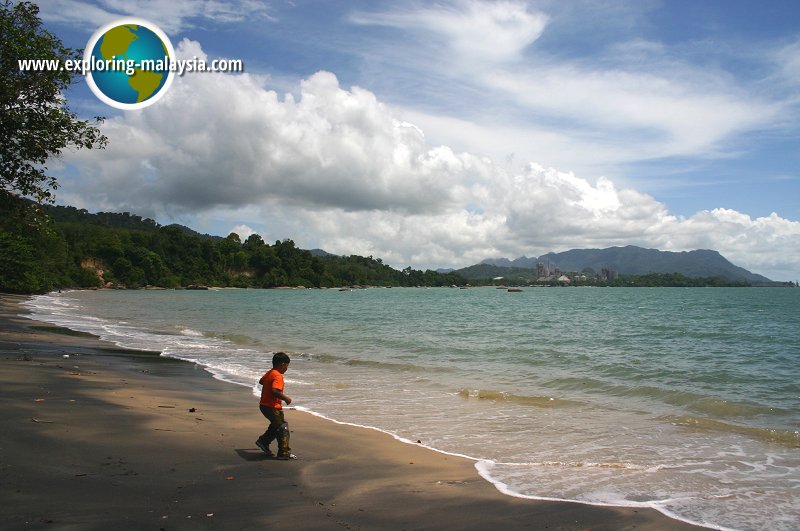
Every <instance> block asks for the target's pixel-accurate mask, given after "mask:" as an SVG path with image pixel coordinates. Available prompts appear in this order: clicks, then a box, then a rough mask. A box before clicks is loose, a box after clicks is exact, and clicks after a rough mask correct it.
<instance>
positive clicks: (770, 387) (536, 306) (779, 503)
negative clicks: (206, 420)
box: [27, 288, 800, 531]
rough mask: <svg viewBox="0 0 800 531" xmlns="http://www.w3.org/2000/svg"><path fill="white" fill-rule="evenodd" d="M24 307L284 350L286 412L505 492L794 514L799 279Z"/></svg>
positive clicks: (225, 346) (688, 513) (105, 326)
mask: <svg viewBox="0 0 800 531" xmlns="http://www.w3.org/2000/svg"><path fill="white" fill-rule="evenodd" d="M27 306H28V307H29V308H30V310H31V312H32V313H31V315H30V317H32V318H34V319H39V320H42V321H48V322H50V323H54V324H57V325H60V326H64V327H68V328H71V329H74V330H80V331H84V332H90V333H93V334H96V335H97V336H100V337H101V338H103V339H105V340H108V341H112V342H114V343H116V344H117V345H119V346H121V347H127V348H132V349H143V350H156V351H159V352H161V355H162V356H167V357H172V358H180V359H183V360H187V361H191V362H194V363H197V364H199V365H201V366H203V367H204V368H206V369H207V370H208V371H209V372H211V373H212V374H213V375H214V376H215V377H217V378H220V379H222V380H225V381H228V382H230V383H231V384H236V385H242V386H245V387H248V388H251V389H252V390H253V393H254V394H255V393H257V392H258V386H257V383H256V381H257V380H258V378H259V377H260V376H261V374H263V372H264V371H265V370H267V369H268V368H269V367H270V363H271V358H272V353H273V352H275V351H279V350H282V351H286V352H287V353H289V355H290V356H291V358H292V362H291V365H290V368H289V371H288V372H287V373H286V386H287V387H286V391H287V393H288V394H289V395H290V396H291V397H292V398H293V400H294V401H293V402H292V405H293V406H296V407H297V409H302V410H306V411H309V412H311V413H314V414H316V415H319V416H322V417H325V418H328V419H331V420H334V421H337V422H341V423H347V424H353V425H358V426H364V427H369V428H373V429H377V430H381V431H384V432H387V433H390V434H392V435H393V436H394V437H396V438H397V439H399V440H400V441H403V442H406V443H409V444H422V445H425V446H427V447H430V448H432V449H434V450H436V451H439V452H444V453H448V454H454V455H460V456H466V457H469V458H471V459H474V460H475V466H476V468H477V469H478V471H479V473H480V475H481V476H482V477H483V478H485V479H486V480H487V481H489V482H491V483H492V484H494V485H495V486H496V487H497V488H498V489H499V490H500V491H502V492H503V493H506V494H508V495H510V496H518V497H525V498H534V499H545V500H574V501H578V502H584V503H590V504H598V505H615V506H631V507H652V508H655V509H657V510H659V511H661V512H663V513H665V514H667V515H669V516H672V517H674V518H677V519H680V520H684V521H687V522H692V523H696V524H702V525H705V526H708V527H712V528H716V529H736V530H771V531H774V530H796V529H798V528H800V289H790V288H525V289H523V290H522V291H521V292H509V291H508V290H506V289H497V288H470V289H457V288H430V289H425V288H391V289H386V288H372V289H352V290H338V289H329V290H309V289H294V290H279V289H278V290H236V289H211V290H208V291H186V290H165V291H144V290H142V291H112V290H101V291H65V292H63V293H51V294H47V295H41V296H35V297H33V298H31V299H30V301H29V302H28V303H27ZM254 408H255V405H254ZM254 411H255V409H254ZM254 415H255V416H258V415H257V411H255V413H254ZM289 419H290V421H291V417H289ZM254 421H255V420H254ZM259 422H260V421H259ZM302 436H303V435H302V434H301V433H298V434H296V435H295V437H298V438H299V437H302Z"/></svg>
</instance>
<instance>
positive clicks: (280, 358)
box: [272, 352, 291, 367]
mask: <svg viewBox="0 0 800 531" xmlns="http://www.w3.org/2000/svg"><path fill="white" fill-rule="evenodd" d="M290 361H291V360H290V359H289V355H288V354H286V353H285V352H276V353H275V355H273V356H272V366H273V367H277V366H278V365H280V364H281V363H289V362H290Z"/></svg>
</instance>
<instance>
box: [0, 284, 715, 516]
mask: <svg viewBox="0 0 800 531" xmlns="http://www.w3.org/2000/svg"><path fill="white" fill-rule="evenodd" d="M22 300H24V298H23V297H18V296H10V295H0V368H1V369H0V388H2V394H1V395H0V396H1V397H2V402H0V408H2V409H1V410H0V478H2V479H0V500H2V502H1V503H0V528H2V529H81V530H85V529H98V530H99V529H154V530H158V529H165V530H174V529H220V530H233V529H280V530H283V531H291V530H297V529H340V528H344V529H397V530H400V529H493V530H494V529H497V530H513V529H550V530H580V529H591V530H601V529H642V530H688V529H701V528H698V527H695V526H691V525H687V524H684V523H682V522H679V521H676V520H672V519H670V518H668V517H666V516H664V515H662V514H661V513H659V512H657V511H655V510H650V509H633V508H616V507H596V506H590V505H583V504H578V503H566V502H544V501H531V500H524V499H519V498H513V497H510V496H506V495H503V494H501V493H500V492H498V491H497V490H496V489H495V488H494V486H492V485H491V484H490V483H488V482H486V481H484V480H483V479H482V478H481V477H480V476H479V475H478V473H477V471H476V470H475V468H474V463H473V462H472V461H470V460H467V459H461V458H457V457H451V456H447V455H443V454H439V453H437V452H433V451H430V450H428V449H425V448H422V447H417V446H414V445H409V444H403V443H400V442H398V441H396V440H395V439H393V438H392V437H390V436H388V435H386V434H383V433H380V432H377V431H373V430H367V429H362V428H355V427H350V426H344V425H339V424H336V423H333V422H330V421H327V420H324V419H320V418H318V417H314V416H313V415H310V414H307V413H303V412H300V411H291V410H290V411H288V412H287V420H288V421H289V424H290V426H291V429H292V450H293V452H294V453H295V454H297V455H298V456H299V459H297V460H293V461H276V460H274V459H270V458H267V457H266V456H264V454H263V453H262V452H261V451H260V450H258V448H256V446H255V444H254V442H255V440H256V437H257V436H258V435H259V434H260V433H261V432H262V431H263V429H264V427H265V421H264V419H263V417H262V416H261V414H260V413H259V411H258V407H257V402H258V400H257V398H256V397H254V396H253V395H252V394H251V390H249V389H246V388H244V387H239V386H235V385H231V384H227V383H224V382H221V381H218V380H215V379H214V378H212V377H211V376H210V375H209V374H208V373H207V372H205V371H204V370H203V369H201V368H199V367H197V366H195V365H193V364H190V363H186V362H181V361H174V360H169V359H165V358H160V357H158V356H157V354H156V353H142V352H136V351H129V350H123V349H119V348H117V347H115V346H114V345H111V344H108V343H104V342H102V341H100V340H98V339H97V338H95V337H93V336H90V335H88V334H79V333H74V332H71V331H68V330H66V329H63V328H58V327H55V326H52V325H49V324H47V323H41V322H36V321H32V320H30V319H27V318H24V317H18V315H19V314H20V313H25V309H24V308H22V307H20V306H19V305H18V304H19V302H20V301H22ZM64 355H68V356H69V357H68V358H64ZM266 362H267V360H265V363H266ZM292 396H293V397H294V398H296V399H297V401H298V402H301V401H302V396H300V395H297V393H294V394H292Z"/></svg>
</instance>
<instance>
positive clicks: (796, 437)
mask: <svg viewBox="0 0 800 531" xmlns="http://www.w3.org/2000/svg"><path fill="white" fill-rule="evenodd" d="M658 420H661V421H664V422H669V423H670V424H674V425H676V426H684V427H687V428H693V429H697V430H704V431H718V432H724V433H736V434H739V435H746V436H748V437H751V438H753V439H758V440H761V441H766V442H771V443H777V444H781V445H784V446H788V447H789V448H800V431H793V430H780V429H773V428H754V427H750V426H740V425H737V424H731V423H728V422H722V421H719V420H712V419H707V418H702V417H693V416H688V415H664V416H662V417H658Z"/></svg>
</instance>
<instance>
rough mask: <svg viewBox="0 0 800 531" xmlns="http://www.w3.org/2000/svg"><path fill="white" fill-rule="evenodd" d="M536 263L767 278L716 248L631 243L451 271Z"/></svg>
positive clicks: (474, 273) (478, 274)
mask: <svg viewBox="0 0 800 531" xmlns="http://www.w3.org/2000/svg"><path fill="white" fill-rule="evenodd" d="M538 263H543V264H546V265H547V266H548V268H549V269H550V270H551V271H552V270H554V269H555V268H556V267H558V268H559V269H560V270H561V271H563V272H573V271H575V272H585V271H591V272H594V273H599V272H600V271H601V270H603V269H608V270H611V271H617V272H619V274H621V275H646V274H648V273H680V274H682V275H684V276H687V277H691V278H696V277H715V276H720V277H724V278H726V279H728V280H734V281H747V282H754V283H762V282H771V280H770V279H768V278H766V277H764V276H762V275H758V274H755V273H751V272H750V271H748V270H747V269H744V268H742V267H739V266H737V265H734V264H732V263H731V262H730V261H729V260H727V259H726V258H725V257H724V256H722V255H721V254H719V252H717V251H712V250H707V249H699V250H695V251H682V252H672V251H660V250H658V249H645V248H643V247H636V246H634V245H628V246H626V247H609V248H607V249H572V250H570V251H564V252H561V253H552V252H551V253H547V254H545V255H542V256H539V257H527V256H522V257H520V258H517V259H514V260H510V259H508V258H493V259H488V260H484V261H482V262H481V263H480V264H476V265H474V266H469V267H466V268H463V269H457V270H455V272H456V273H458V274H460V275H461V276H463V277H465V278H467V279H476V278H492V277H494V276H502V275H503V273H508V272H510V271H514V270H516V271H519V270H530V269H536V264H538Z"/></svg>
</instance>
